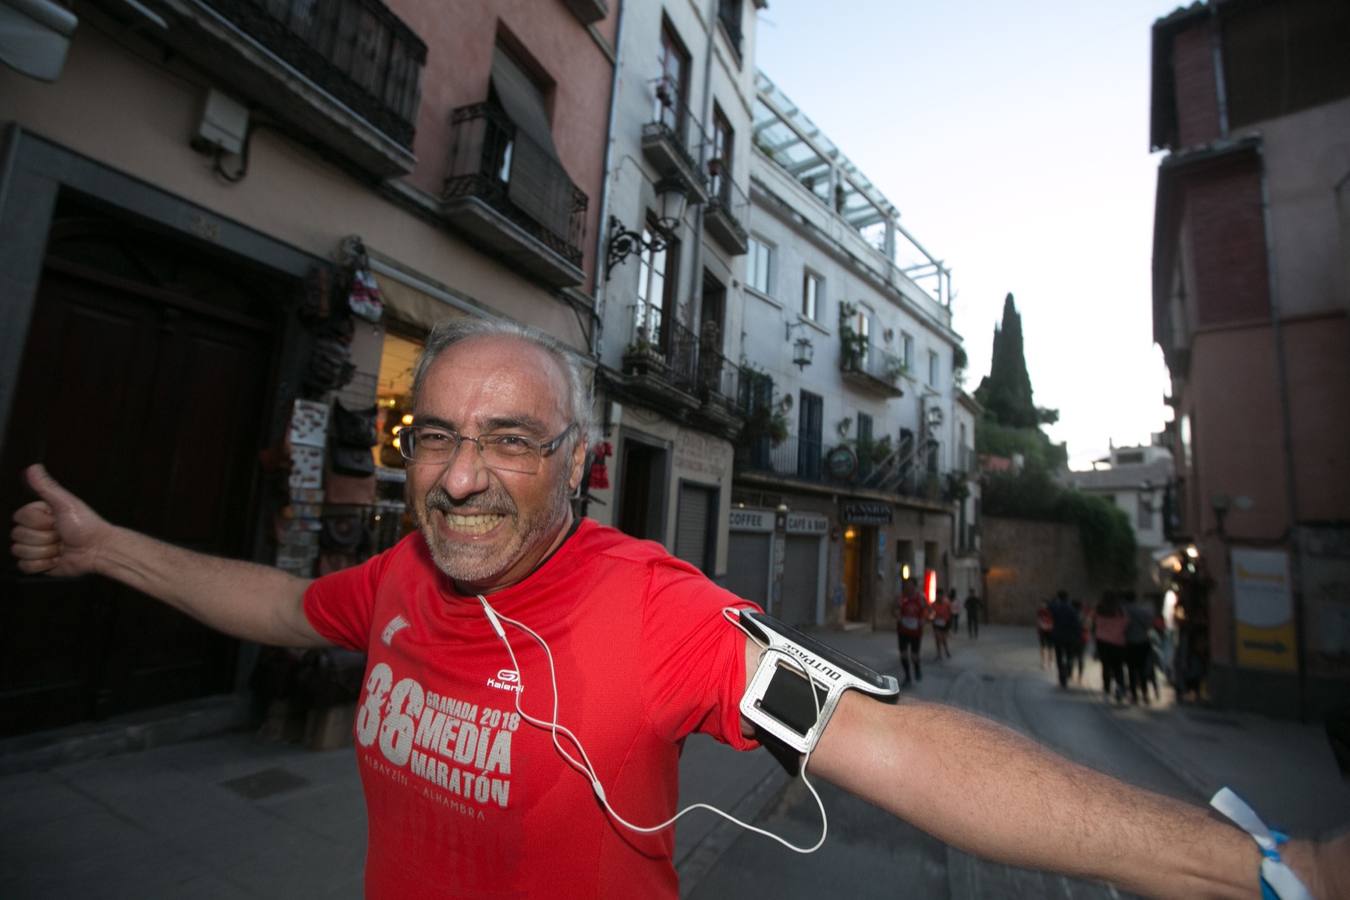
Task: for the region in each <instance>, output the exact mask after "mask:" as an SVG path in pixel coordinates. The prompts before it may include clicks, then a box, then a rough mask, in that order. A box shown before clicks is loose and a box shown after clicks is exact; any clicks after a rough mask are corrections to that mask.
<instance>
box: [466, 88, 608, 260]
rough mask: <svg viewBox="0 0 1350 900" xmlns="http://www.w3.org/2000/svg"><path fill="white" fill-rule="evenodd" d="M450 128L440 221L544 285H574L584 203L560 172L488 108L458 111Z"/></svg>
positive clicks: (583, 197)
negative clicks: (447, 163)
mask: <svg viewBox="0 0 1350 900" xmlns="http://www.w3.org/2000/svg"><path fill="white" fill-rule="evenodd" d="M451 124H452V127H453V129H454V136H453V141H452V144H451V150H450V165H449V173H450V174H449V175H448V176H447V177H446V179H445V187H444V188H443V190H442V191H441V204H442V207H441V208H442V213H443V214H444V216H445V218H446V220H447V221H448V222H449V223H450V224H451V225H453V226H454V227H455V228H457V229H458V230H459V231H460V232H461V233H463V234H464V236H465V237H466V238H467V239H469V240H470V241H473V242H474V243H476V244H479V245H481V246H484V247H485V248H486V249H488V250H490V251H492V252H495V253H496V254H497V255H499V256H501V257H502V258H504V259H506V260H507V261H509V262H511V263H512V264H514V265H516V266H519V267H520V268H521V269H522V270H523V271H525V272H526V273H527V274H529V275H531V276H533V277H535V278H537V279H538V280H540V281H542V282H544V283H546V284H549V285H551V286H553V287H570V286H572V285H577V284H580V283H581V282H582V281H583V279H584V277H585V276H584V273H583V272H582V268H581V263H582V251H581V244H582V241H583V240H584V238H585V231H586V208H587V198H586V195H585V194H584V193H582V192H581V190H580V189H579V188H578V187H577V186H576V185H575V184H573V183H572V180H571V179H570V178H569V177H568V176H567V171H566V170H565V169H564V168H563V167H562V165H561V164H560V163H559V162H558V161H557V160H556V159H555V158H554V157H553V155H552V154H551V153H550V152H548V151H547V150H546V149H545V148H543V147H541V146H540V145H539V144H538V142H536V141H535V140H534V139H533V138H531V137H530V136H529V135H528V134H526V133H525V132H524V131H523V130H520V129H517V128H516V127H515V125H514V124H512V122H511V121H510V120H509V119H508V118H507V117H506V115H505V113H503V112H502V111H501V110H499V109H497V108H496V107H494V106H490V105H489V104H486V103H478V104H475V105H473V106H464V107H460V108H459V109H457V110H455V112H454V114H453V115H452V116H451Z"/></svg>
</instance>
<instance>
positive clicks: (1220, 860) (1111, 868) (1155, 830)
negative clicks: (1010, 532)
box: [746, 644, 1350, 898]
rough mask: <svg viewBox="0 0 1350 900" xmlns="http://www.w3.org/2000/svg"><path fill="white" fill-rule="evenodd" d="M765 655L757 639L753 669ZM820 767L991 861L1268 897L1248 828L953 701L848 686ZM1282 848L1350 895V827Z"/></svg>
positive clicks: (1316, 884)
mask: <svg viewBox="0 0 1350 900" xmlns="http://www.w3.org/2000/svg"><path fill="white" fill-rule="evenodd" d="M758 660H759V649H758V648H757V647H755V646H754V645H753V644H749V645H748V646H747V656H746V666H747V674H748V673H749V672H751V671H753V670H754V667H755V666H756V665H757V664H758ZM809 769H810V771H811V773H812V774H816V775H820V776H822V777H824V778H826V779H827V780H829V781H831V782H833V783H835V784H837V785H839V786H840V787H842V788H844V789H845V790H847V791H850V792H851V793H853V794H856V795H857V796H859V797H862V798H864V799H866V800H868V801H869V802H871V803H874V804H876V805H877V806H880V807H881V808H883V809H885V810H887V811H889V812H891V813H892V814H894V815H896V816H898V817H899V818H902V819H904V820H905V821H907V822H910V823H911V824H913V825H915V826H917V827H919V828H922V829H923V830H924V831H927V832H928V833H929V834H931V835H933V836H934V837H937V838H939V839H940V840H942V841H944V842H946V843H948V844H951V845H952V846H954V847H959V848H960V849H962V850H965V851H968V852H970V853H972V854H975V855H977V856H981V857H984V858H986V859H991V860H996V861H999V862H1004V863H1007V864H1010V865H1016V866H1023V867H1026V868H1033V869H1043V870H1048V871H1054V872H1061V873H1064V874H1067V875H1073V876H1080V877H1086V878H1100V879H1105V880H1108V881H1111V882H1114V883H1115V884H1118V885H1120V886H1122V887H1124V888H1126V889H1128V890H1131V891H1134V892H1136V893H1139V894H1144V895H1147V896H1155V897H1234V898H1239V897H1241V898H1258V897H1260V896H1261V890H1260V886H1259V880H1258V878H1259V869H1260V863H1261V854H1260V852H1259V851H1258V850H1257V847H1256V844H1255V843H1254V842H1253V841H1252V839H1251V838H1250V837H1249V836H1248V835H1247V834H1246V833H1245V832H1243V831H1240V830H1239V829H1237V828H1235V827H1233V826H1232V825H1230V824H1228V823H1227V822H1226V821H1224V820H1222V819H1220V818H1218V817H1217V815H1213V814H1211V813H1210V812H1209V811H1208V810H1207V809H1205V808H1203V807H1199V806H1195V805H1192V804H1188V803H1183V802H1181V801H1179V800H1174V799H1171V798H1169V797H1164V796H1161V795H1159V794H1154V793H1151V792H1149V791H1145V790H1142V789H1140V788H1136V787H1133V786H1132V785H1129V784H1126V783H1124V782H1122V781H1118V780H1116V779H1115V778H1112V777H1110V776H1108V775H1104V774H1102V773H1100V772H1096V771H1093V770H1092V769H1088V768H1086V767H1084V766H1080V765H1078V764H1077V763H1074V762H1072V761H1070V760H1068V759H1065V758H1064V757H1062V756H1059V755H1058V754H1056V753H1053V752H1051V751H1049V750H1047V749H1045V748H1043V747H1041V746H1039V745H1037V744H1036V743H1035V742H1033V741H1031V740H1029V739H1027V738H1025V737H1023V736H1022V735H1020V734H1018V733H1017V732H1015V731H1013V730H1011V729H1009V728H1006V727H1004V726H1002V725H1000V724H998V723H996V722H993V721H990V720H988V719H985V718H982V717H980V716H976V715H973V714H970V713H967V712H964V711H962V710H959V709H956V708H954V707H948V706H943V705H939V704H933V703H922V702H918V701H910V700H903V701H901V702H900V704H899V705H896V706H890V705H887V704H883V703H877V702H876V701H874V700H871V699H868V698H865V697H863V696H861V695H860V694H857V693H855V692H852V691H850V692H847V693H845V694H844V696H843V697H842V698H841V699H840V702H839V705H838V707H837V708H836V709H835V712H834V715H833V717H832V718H831V719H830V722H829V724H828V725H827V726H826V729H825V732H824V734H823V735H822V736H821V739H820V742H819V744H817V745H816V748H815V751H814V752H813V754H812V756H811V761H810V765H809ZM1283 856H1284V858H1285V860H1286V861H1287V862H1288V863H1289V865H1290V866H1291V868H1292V869H1293V870H1294V872H1295V874H1297V875H1298V876H1299V877H1300V878H1301V879H1302V881H1303V883H1304V885H1305V886H1307V888H1308V889H1309V890H1310V891H1311V892H1312V895H1313V896H1314V897H1318V898H1324V897H1343V896H1350V834H1347V835H1343V836H1341V837H1340V838H1338V839H1336V840H1334V841H1330V842H1324V843H1314V842H1311V841H1292V842H1290V843H1289V844H1288V845H1287V846H1286V848H1285V850H1284V852H1283Z"/></svg>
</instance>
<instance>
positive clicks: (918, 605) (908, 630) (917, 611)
mask: <svg viewBox="0 0 1350 900" xmlns="http://www.w3.org/2000/svg"><path fill="white" fill-rule="evenodd" d="M927 607H928V604H926V603H924V601H923V597H922V596H921V595H919V594H909V595H907V596H904V597H901V598H900V617H899V618H898V619H896V620H895V627H896V629H897V630H899V631H900V632H901V633H902V634H908V635H916V634H923V619H924V616H925V615H927V613H928V609H927Z"/></svg>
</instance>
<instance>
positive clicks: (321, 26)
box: [157, 0, 427, 177]
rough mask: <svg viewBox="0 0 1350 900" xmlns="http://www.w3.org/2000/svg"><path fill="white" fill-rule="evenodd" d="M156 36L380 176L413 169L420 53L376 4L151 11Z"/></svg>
mask: <svg viewBox="0 0 1350 900" xmlns="http://www.w3.org/2000/svg"><path fill="white" fill-rule="evenodd" d="M157 9H159V11H160V12H161V13H162V14H163V16H164V18H165V20H166V23H167V25H168V27H167V28H166V29H164V30H163V31H161V32H157V34H158V35H159V36H160V37H161V38H162V40H164V41H165V43H167V44H168V45H169V46H170V47H172V48H173V49H174V50H175V51H176V52H178V53H180V54H181V55H183V56H184V57H186V58H188V59H191V60H192V61H193V62H194V63H196V64H197V65H199V66H201V67H202V68H203V69H205V70H207V71H209V72H211V73H212V74H213V75H214V76H216V77H217V78H218V79H219V81H220V82H221V84H223V85H226V86H227V90H228V91H229V92H230V93H232V94H235V95H236V96H238V97H240V98H241V99H247V100H250V101H252V102H254V103H257V104H259V105H260V106H262V107H264V108H266V109H267V110H269V111H270V112H271V113H273V114H274V115H275V116H276V117H277V118H279V119H281V120H282V121H284V122H286V123H287V124H288V125H289V126H291V127H293V128H295V129H297V130H299V131H302V132H304V133H306V134H307V135H309V136H311V137H313V138H315V139H317V140H318V141H319V142H320V143H322V144H324V145H325V146H326V147H328V148H329V149H331V150H333V151H335V152H336V153H337V154H339V155H341V156H343V157H345V158H347V159H348V160H351V161H353V162H355V163H356V164H357V165H359V166H360V167H362V168H363V169H366V170H367V171H370V172H372V173H374V174H376V175H378V176H380V177H390V176H394V175H401V174H406V173H407V172H410V171H412V168H413V165H414V164H415V163H416V159H415V157H414V156H413V155H412V146H413V133H414V129H415V127H416V122H417V109H418V103H419V100H420V97H421V77H422V67H423V65H424V64H425V63H426V58H427V47H426V44H425V43H423V41H422V40H421V39H420V38H419V37H418V36H417V35H416V34H415V33H414V32H413V30H412V29H411V28H409V27H408V26H407V25H406V24H405V23H404V22H403V21H402V20H401V19H399V18H398V16H396V15H394V14H393V13H392V12H390V10H389V9H388V7H386V6H385V5H384V4H383V3H380V2H379V0H332V2H324V3H316V2H313V0H199V2H197V3H185V4H173V5H167V4H164V5H157Z"/></svg>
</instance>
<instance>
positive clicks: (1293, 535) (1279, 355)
mask: <svg viewBox="0 0 1350 900" xmlns="http://www.w3.org/2000/svg"><path fill="white" fill-rule="evenodd" d="M1256 155H1257V160H1258V161H1259V162H1260V164H1261V222H1262V226H1263V228H1264V230H1265V238H1266V277H1267V280H1268V290H1269V292H1270V331H1271V340H1272V341H1273V342H1274V345H1275V383H1276V386H1277V388H1278V390H1279V397H1280V437H1281V444H1282V447H1283V450H1284V485H1285V496H1286V498H1287V501H1288V503H1287V510H1286V512H1287V515H1288V516H1289V531H1288V533H1289V535H1290V541H1289V550H1290V556H1291V559H1290V562H1291V565H1290V567H1289V571H1290V581H1291V584H1290V587H1291V589H1292V591H1291V593H1292V595H1293V600H1294V649H1295V651H1296V653H1297V654H1298V655H1297V662H1298V718H1299V721H1300V722H1306V721H1307V718H1308V710H1307V680H1308V666H1307V659H1306V654H1305V653H1304V646H1303V645H1304V627H1303V553H1302V549H1301V548H1300V546H1299V544H1300V540H1299V539H1300V534H1299V529H1298V522H1299V514H1298V492H1297V489H1296V485H1295V481H1294V441H1293V423H1292V420H1291V417H1290V413H1289V377H1288V373H1287V366H1286V362H1285V353H1284V333H1283V330H1282V328H1281V322H1280V303H1279V296H1280V294H1279V279H1278V278H1277V277H1276V273H1275V227H1274V224H1273V223H1272V222H1271V210H1270V181H1269V179H1268V177H1267V175H1266V158H1265V147H1264V146H1258V147H1257V148H1256ZM1228 577H1229V579H1230V588H1229V590H1230V593H1231V590H1232V588H1231V579H1232V577H1233V576H1232V572H1231V569H1230V571H1229V573H1228Z"/></svg>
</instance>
